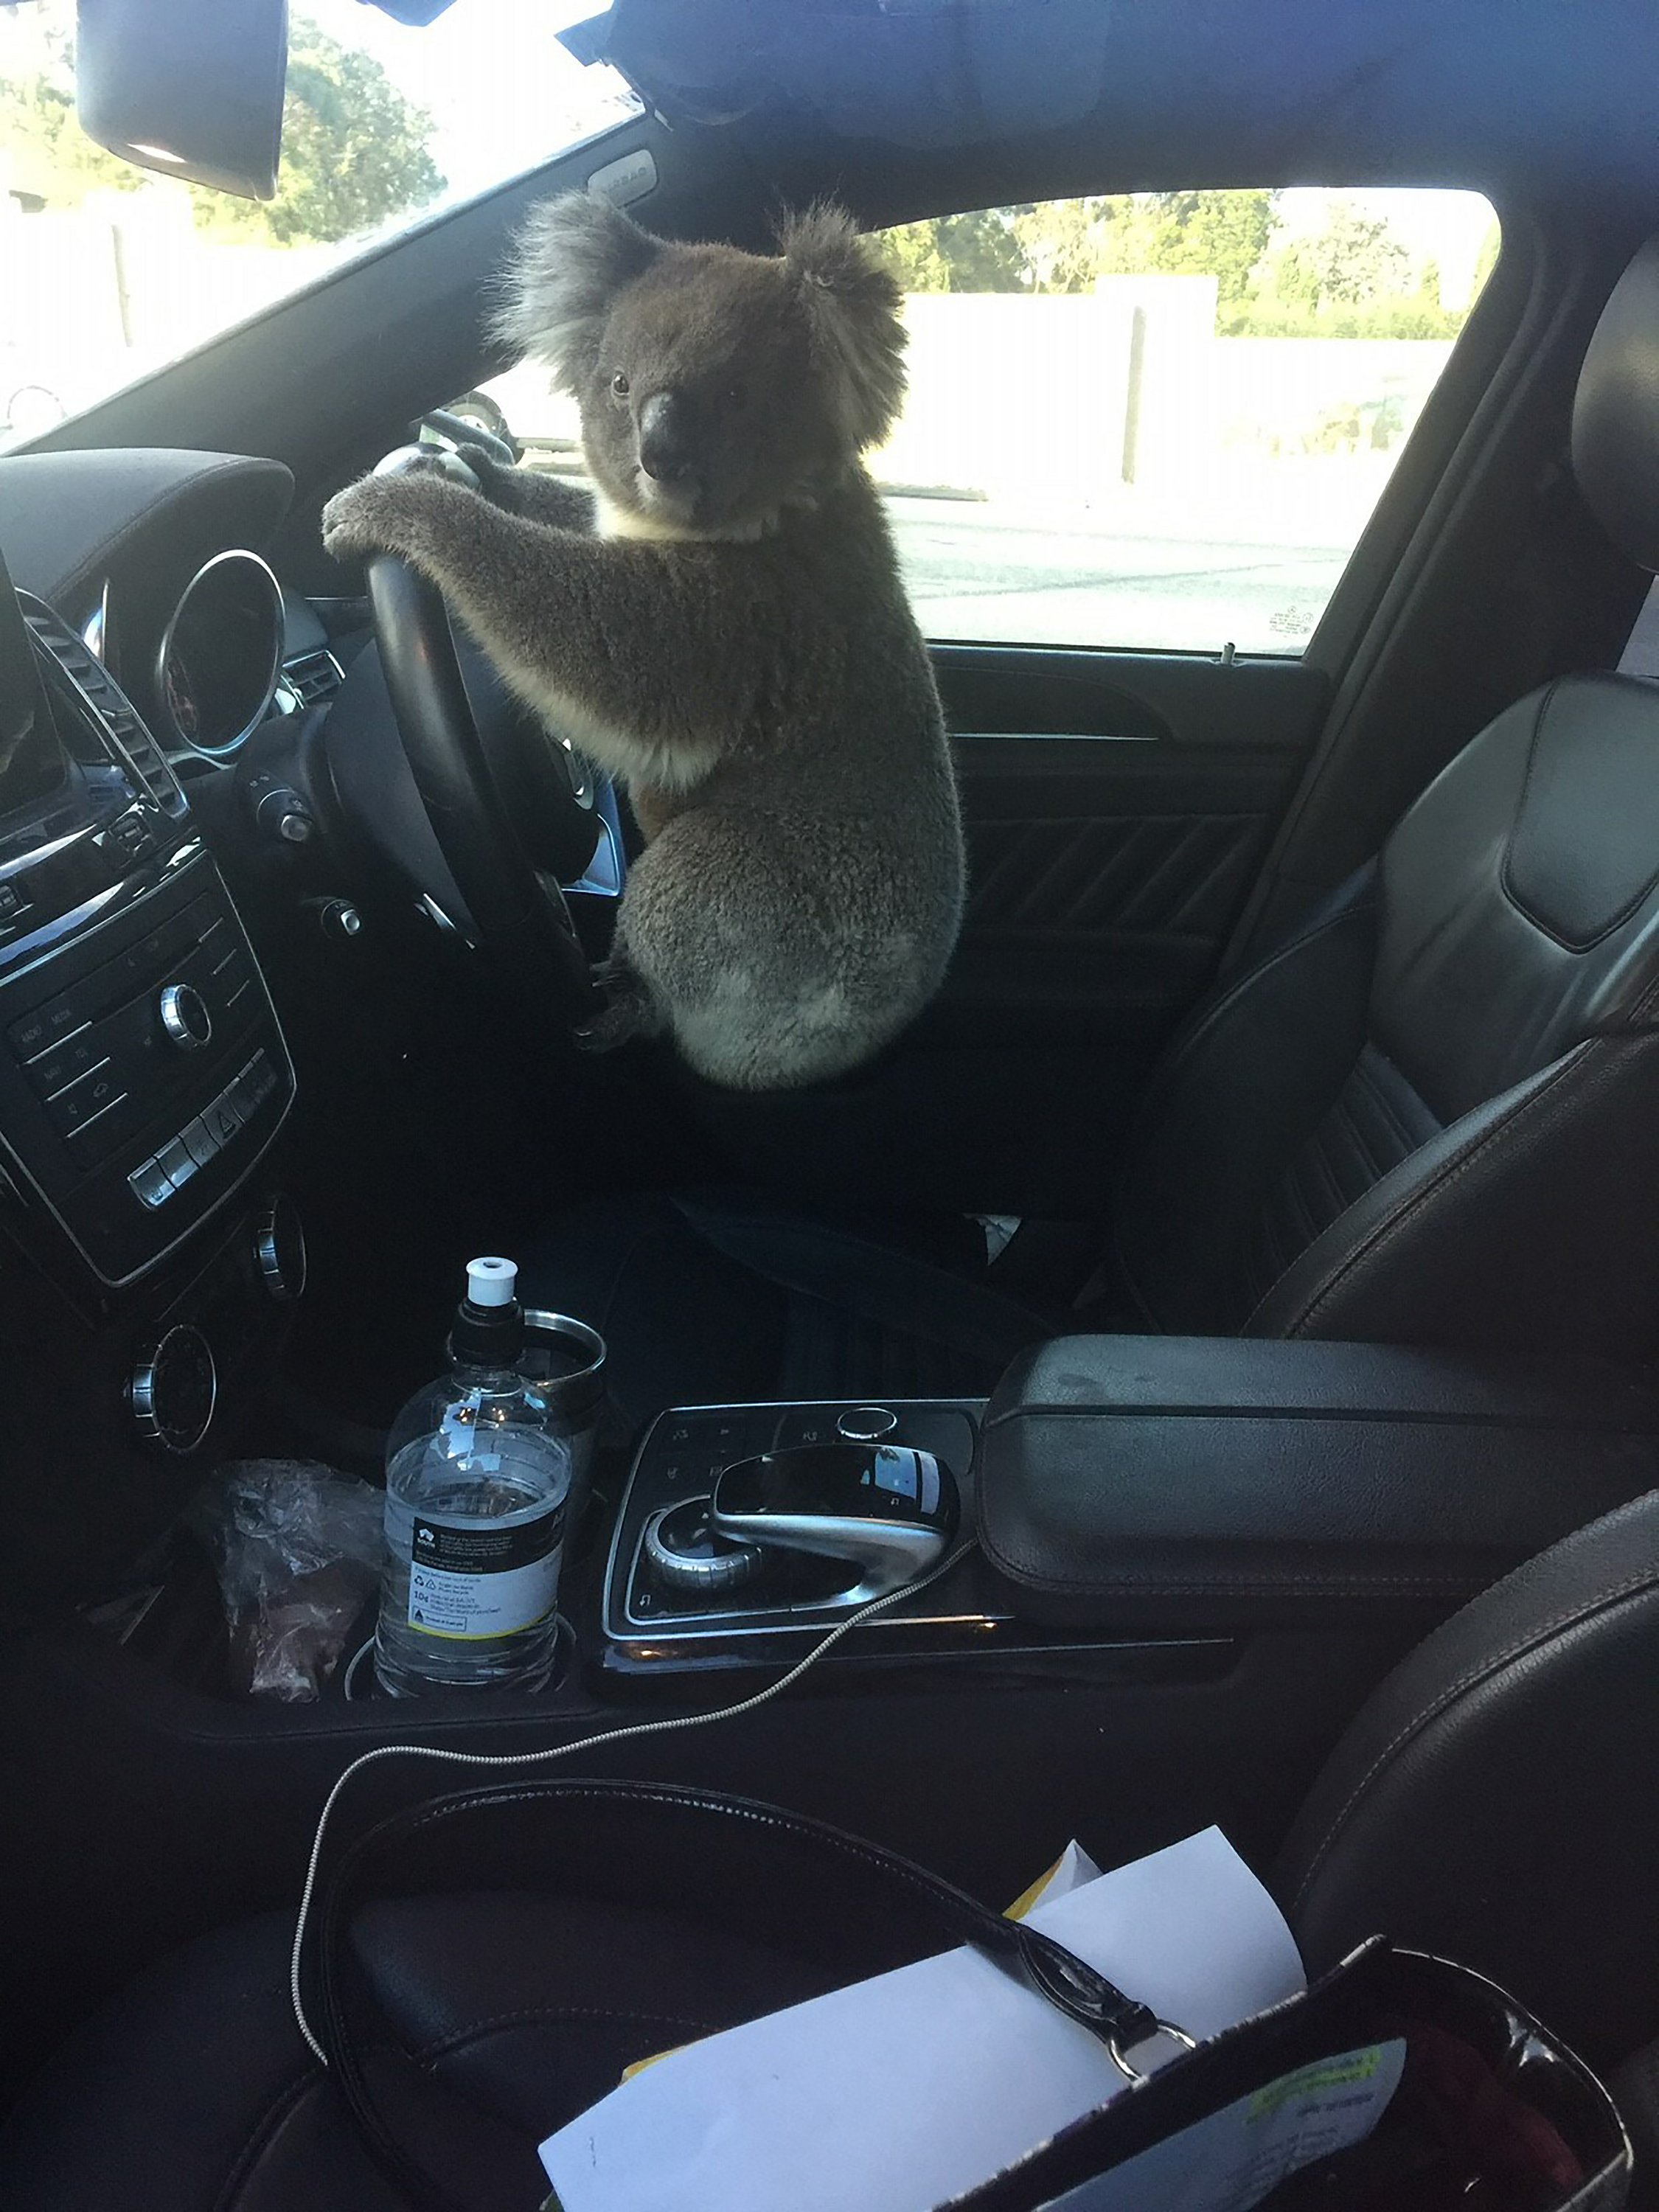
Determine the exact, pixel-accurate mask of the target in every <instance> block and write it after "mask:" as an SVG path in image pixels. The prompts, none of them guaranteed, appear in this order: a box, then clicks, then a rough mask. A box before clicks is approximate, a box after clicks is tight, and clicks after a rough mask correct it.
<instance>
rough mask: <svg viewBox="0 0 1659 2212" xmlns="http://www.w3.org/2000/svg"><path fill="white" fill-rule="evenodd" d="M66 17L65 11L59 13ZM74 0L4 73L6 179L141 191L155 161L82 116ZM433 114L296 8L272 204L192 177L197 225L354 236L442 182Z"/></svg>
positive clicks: (290, 238) (1, 109) (292, 239)
mask: <svg viewBox="0 0 1659 2212" xmlns="http://www.w3.org/2000/svg"><path fill="white" fill-rule="evenodd" d="M60 19H61V20H60ZM72 21H73V18H72V14H71V11H70V8H69V6H68V4H67V0H58V5H57V8H56V12H55V14H54V13H53V12H52V11H48V12H47V14H46V21H45V23H44V24H43V26H42V27H41V29H42V36H41V42H40V48H39V53H40V62H39V66H38V67H37V69H36V70H35V72H34V73H33V75H32V76H26V77H15V78H12V79H10V80H9V81H6V82H0V155H3V156H4V158H5V165H6V167H7V170H8V172H9V173H8V174H7V175H6V176H5V177H4V178H3V179H0V183H3V184H6V185H10V186H11V187H12V188H13V189H22V190H27V191H31V192H35V193H39V194H40V195H42V196H43V197H45V198H46V201H47V202H48V204H52V205H56V206H71V207H72V206H76V205H78V204H80V203H81V202H82V200H84V199H85V198H86V197H87V195H88V192H90V191H100V190H109V189H112V188H113V189H114V190H116V191H136V190H137V189H138V188H139V187H140V186H141V185H144V184H145V183H147V182H148V181H149V179H148V176H147V173H146V172H144V171H143V170H141V169H137V168H135V167H132V166H131V164H130V163H128V162H125V161H118V160H117V159H116V157H115V156H114V155H112V154H107V153H106V152H105V151H104V149H103V148H102V147H101V146H97V145H94V143H93V142H92V140H91V139H90V138H88V137H87V136H86V134H85V133H84V132H83V131H82V129H81V127H80V125H79V124H78V123H77V121H76V114H75V90H74V63H73V48H72V43H71V32H70V27H71V25H72ZM431 130H432V120H431V118H430V117H429V116H428V114H427V113H426V112H425V110H424V109H423V108H420V107H417V106H415V105H414V103H413V102H412V101H410V100H405V99H404V95H403V94H401V93H400V92H399V91H398V88H397V87H396V86H395V85H394V84H393V83H392V80H391V78H390V77H389V76H387V75H386V71H385V70H384V69H383V68H382V67H381V66H380V63H379V62H378V61H376V60H374V58H373V57H372V56H370V55H368V54H365V53H360V52H354V51H353V50H352V49H350V48H349V47H347V46H342V45H341V44H340V43H339V41H338V40H336V39H331V38H330V37H329V36H328V35H327V34H326V33H325V32H323V31H320V30H319V28H318V27H317V26H316V25H315V24H314V23H312V22H308V21H306V20H305V19H304V18H303V17H300V18H296V19H295V23H294V26H293V30H292V33H291V36H290V40H289V69H288V90H287V95H286V97H285V99H284V100H283V167H282V173H281V176H280V178H279V179H278V182H277V189H276V198H275V199H274V200H272V201H270V203H269V204H266V203H263V202H260V201H258V200H243V199H237V198H235V197H233V196H232V195H230V194H228V193H224V192H215V191H208V190H206V189H205V188H204V187H203V186H200V185H191V186H189V187H188V190H189V191H190V194H191V202H192V204H193V208H194V212H195V219H196V222H197V228H201V229H204V230H208V231H211V232H214V233H216V234H221V235H224V236H230V237H238V238H246V239H250V240H259V241H261V242H263V243H273V242H274V243H276V244H277V245H282V246H297V245H307V244H321V243H325V242H330V243H331V242H332V241H334V240H339V239H343V238H349V237H352V236H353V235H355V234H356V233H357V232H359V231H362V230H367V229H369V228H373V227H374V225H376V224H378V223H381V222H386V221H387V220H388V219H389V218H390V217H391V216H396V215H401V214H403V213H404V212H405V211H406V210H410V209H411V208H417V207H420V206H422V205H423V204H425V203H426V202H427V201H428V200H430V199H431V198H433V197H435V194H436V193H438V192H439V191H441V190H442V188H443V181H444V180H443V178H442V176H441V174H440V173H439V171H438V168H437V166H436V164H435V162H434V161H433V159H432V157H431V155H430V154H429V153H428V151H427V140H428V137H429V136H430V133H431Z"/></svg>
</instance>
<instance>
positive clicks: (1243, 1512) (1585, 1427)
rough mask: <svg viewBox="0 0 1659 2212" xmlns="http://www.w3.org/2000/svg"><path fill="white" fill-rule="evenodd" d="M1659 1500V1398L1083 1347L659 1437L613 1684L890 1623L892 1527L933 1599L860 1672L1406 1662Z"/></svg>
mask: <svg viewBox="0 0 1659 2212" xmlns="http://www.w3.org/2000/svg"><path fill="white" fill-rule="evenodd" d="M884 1460H885V1462H886V1463H885V1464H884ZM918 1470H920V1474H918ZM1656 1480H1659V1389H1656V1388H1655V1387H1654V1385H1653V1384H1652V1383H1650V1381H1649V1380H1648V1379H1647V1378H1645V1377H1638V1376H1632V1375H1631V1374H1630V1373H1628V1372H1627V1371H1625V1370H1615V1369H1612V1368H1607V1367H1603V1366H1601V1365H1600V1364H1597V1363H1595V1362H1583V1361H1566V1362H1562V1363H1555V1364H1544V1365H1541V1364H1539V1363H1537V1362H1527V1363H1522V1362H1519V1361H1516V1360H1514V1359H1510V1358H1498V1357H1491V1356H1481V1355H1471V1354H1460V1355H1449V1354H1445V1353H1439V1352H1424V1351H1415V1350H1408V1349H1403V1348H1400V1347H1396V1346H1378V1345H1328V1344H1309V1343H1279V1342H1267V1341H1264V1342H1251V1341H1247V1340H1215V1339H1182V1338H1137V1337H1121V1336H1118V1337H1096V1338H1064V1339H1060V1340H1056V1341H1054V1342H1053V1343H1050V1344H1048V1345H1045V1346H1040V1347H1038V1348H1037V1349H1036V1350H1034V1351H1032V1352H1029V1353H1026V1354H1025V1355H1024V1356H1023V1357H1022V1358H1020V1359H1018V1360H1017V1361H1016V1362H1015V1364H1014V1365H1013V1366H1012V1369H1011V1370H1010V1371H1009V1373H1008V1375H1007V1376H1006V1377H1005V1378H1004V1380H1003V1382H1002V1383H1001V1384H1000V1386H999V1388H998V1389H997V1391H996V1392H995V1394H994V1396H993V1397H992V1398H991V1400H990V1401H989V1402H988V1404H987V1403H981V1402H979V1401H904V1400H891V1401H888V1402H886V1403H885V1404H860V1403H850V1402H847V1401H834V1402H828V1403H819V1404H813V1405H805V1406H799V1405H798V1406H721V1407H680V1408H677V1409H675V1410H673V1411H671V1412H669V1413H664V1414H663V1415H662V1416H661V1417H660V1418H659V1419H658V1420H657V1421H656V1422H654V1423H653V1425H652V1426H651V1428H650V1429H649V1430H648V1431H647V1433H646V1436H645V1437H644V1439H643V1441H642V1442H641V1445H640V1448H639V1450H638V1453H637V1455H635V1460H634V1463H633V1466H632V1468H631V1470H630V1472H629V1476H628V1479H627V1482H626V1485H625V1486H624V1488H623V1492H622V1497H621V1501H620V1505H619V1509H618V1512H617V1520H616V1525H615V1530H614V1534H613V1535H612V1537H611V1546H610V1551H609V1556H608V1559H607V1560H606V1565H605V1577H604V1591H603V1600H602V1608H601V1612H602V1626H603V1637H604V1641H603V1644H602V1647H601V1650H600V1653H599V1665H600V1667H601V1668H602V1669H604V1670H605V1671H607V1672H610V1673H611V1674H621V1675H626V1676H629V1677H630V1678H633V1679H634V1680H651V1679H655V1680H659V1681H661V1682H664V1683H666V1682H668V1681H671V1680H672V1678H673V1677H675V1676H676V1675H680V1674H686V1673H688V1672H694V1671H696V1670H697V1669H698V1668H702V1667H706V1666H708V1665H709V1664H711V1663H715V1662H725V1663H728V1664H729V1663H733V1662H738V1661H740V1660H742V1659H744V1657H750V1658H751V1659H752V1658H753V1657H754V1656H757V1654H759V1653H764V1654H765V1655H767V1656H769V1657H771V1658H775V1660H777V1661H778V1662H787V1660H788V1659H790V1658H793V1657H794V1656H799V1651H800V1650H801V1649H802V1648H803V1647H804V1644H805V1643H806V1642H808V1641H810V1640H811V1639H812V1638H817V1637H821V1636H822V1635H823V1633H824V1632H825V1631H826V1630H828V1629H829V1628H831V1627H834V1626H836V1625H837V1624H838V1623H841V1622H844V1621H846V1620H847V1619H848V1615H849V1614H851V1613H854V1611H855V1610H857V1609H858V1608H860V1607H862V1606H864V1605H866V1603H868V1602H869V1601H870V1600H871V1599H872V1597H873V1596H876V1595H880V1594H881V1591H882V1589H883V1588H884V1584H883V1583H881V1582H880V1581H879V1580H872V1575H871V1571H870V1561H871V1559H872V1558H877V1559H878V1558H879V1556H880V1554H881V1550H882V1542H881V1540H882V1539H883V1538H884V1537H887V1536H888V1535H889V1533H890V1524H892V1523H893V1522H894V1520H895V1516H896V1517H897V1520H898V1522H899V1531H898V1533H899V1534H901V1535H902V1536H903V1537H904V1538H905V1540H906V1541H908V1543H909V1544H910V1545H911V1547H912V1549H911V1552H910V1553H909V1555H908V1556H909V1557H910V1558H911V1559H913V1560H914V1571H915V1572H925V1571H927V1569H928V1567H929V1566H930V1565H934V1564H936V1563H937V1564H939V1565H942V1567H943V1571H941V1572H939V1573H937V1574H936V1575H935V1576H934V1577H933V1579H931V1580H929V1581H928V1582H927V1583H926V1584H925V1586H922V1587H920V1588H918V1589H915V1590H914V1591H905V1592H903V1593H902V1594H901V1595H897V1596H896V1599H895V1601H893V1602H891V1603H890V1604H889V1605H886V1606H884V1607H883V1608H882V1609H881V1611H880V1613H879V1614H878V1615H877V1616H875V1617H873V1618H872V1620H871V1621H870V1622H869V1623H868V1624H867V1626H861V1627H860V1631H859V1635H860V1639H861V1642H860V1645H857V1646H850V1645H849V1647H848V1649H849V1650H854V1649H863V1650H865V1651H866V1653H873V1652H875V1651H885V1652H886V1653H888V1654H889V1655H892V1654H894V1653H896V1652H905V1651H908V1652H909V1653H912V1654H914V1653H917V1652H927V1653H930V1654H932V1655H933V1656H936V1657H944V1656H947V1655H950V1654H952V1653H954V1654H957V1655H958V1656H976V1657H980V1658H985V1659H990V1658H994V1657H997V1656H1006V1655H1007V1654H1008V1653H1009V1652H1010V1651H1011V1650H1022V1651H1024V1652H1027V1653H1035V1652H1036V1651H1037V1650H1043V1649H1046V1650H1049V1651H1050V1652H1053V1651H1056V1650H1062V1651H1071V1652H1073V1653H1076V1652H1079V1651H1080V1650H1084V1649H1085V1648H1091V1647H1099V1646H1100V1645H1102V1644H1108V1643H1111V1642H1114V1641H1115V1642H1116V1643H1118V1644H1120V1645H1121V1646H1127V1645H1128V1644H1132V1643H1133V1644H1138V1645H1139V1647H1140V1648H1141V1650H1142V1655H1143V1662H1144V1663H1145V1664H1147V1665H1152V1666H1155V1665H1156V1654H1157V1653H1158V1650H1163V1651H1164V1654H1165V1656H1169V1657H1170V1658H1171V1659H1173V1658H1174V1656H1175V1655H1176V1653H1177V1652H1180V1653H1182V1654H1184V1655H1187V1656H1188V1662H1189V1663H1190V1655H1191V1654H1192V1652H1193V1651H1194V1650H1196V1649H1197V1648H1199V1647H1200V1645H1203V1644H1208V1645H1209V1647H1210V1649H1211V1650H1217V1649H1224V1650H1225V1649H1230V1648H1231V1647H1232V1645H1233V1644H1235V1642H1236V1640H1237V1639H1238V1638H1243V1637H1245V1636H1248V1635H1249V1634H1251V1633H1252V1632H1261V1631H1262V1630H1266V1629H1273V1628H1280V1629H1285V1630H1304V1631H1306V1630H1309V1629H1326V1628H1335V1629H1341V1628H1344V1627H1351V1628H1353V1629H1355V1630H1359V1629H1362V1628H1364V1629H1370V1630H1375V1631H1378V1632H1383V1634H1387V1635H1394V1636H1397V1637H1401V1638H1408V1637H1410V1636H1412V1635H1413V1634H1415V1633H1418V1632H1421V1631H1422V1630H1423V1629H1424V1628H1425V1627H1427V1626H1430V1625H1431V1623H1432V1621H1433V1620H1436V1619H1437V1618H1438V1617H1440V1616H1441V1615H1443V1614H1444V1613H1449V1612H1450V1611H1452V1610H1453V1609H1454V1608H1455V1607H1456V1606H1457V1605H1458V1604H1460V1603H1462V1601H1464V1600H1466V1599H1467V1598H1468V1597H1471V1596H1473V1595H1474V1594H1475V1592H1476V1591H1478V1590H1479V1589H1482V1588H1483V1587H1485V1585H1486V1583H1490V1582H1492V1581H1494V1580H1496V1579H1497V1577H1498V1576H1499V1575H1501V1574H1503V1573H1504V1572H1505V1571H1507V1570H1508V1569H1509V1568H1510V1567H1511V1566H1514V1565H1518V1564H1519V1563H1520V1562H1521V1561H1522V1560H1523V1559H1528V1558H1529V1557H1531V1556H1532V1555H1533V1554H1534V1553H1537V1552H1540V1551H1541V1550H1543V1549H1544V1548H1545V1547H1547V1546H1548V1545H1549V1544H1551V1543H1553V1542H1554V1541H1556V1540H1557V1539H1558V1538H1559V1537H1561V1536H1563V1535H1565V1534H1568V1533H1569V1532H1570V1531H1571V1529H1573V1528H1577V1527H1580V1526H1582V1525H1583V1522H1586V1521H1588V1520H1591V1519H1594V1518H1595V1517H1596V1516H1598V1515H1600V1514H1601V1513H1604V1512H1607V1511H1610V1510H1613V1508H1614V1507H1616V1506H1618V1505H1620V1504H1623V1503H1625V1502H1626V1500H1627V1499H1629V1498H1633V1497H1636V1496H1638V1495H1639V1494H1640V1493H1641V1492H1644V1491H1645V1490H1647V1489H1649V1488H1650V1487H1652V1486H1653V1485H1654V1483H1655V1482H1656ZM884 1486H887V1487H888V1488H889V1489H895V1490H898V1491H900V1492H902V1496H900V1497H898V1498H894V1499H890V1498H884V1496H883V1489H884ZM845 1498H852V1499H853V1500H854V1501H855V1503H854V1509H853V1514H852V1517H851V1519H850V1520H849V1519H848V1517H847V1509H846V1506H845V1504H844V1503H838V1502H837V1501H838V1500H844V1499H845ZM928 1498H939V1499H941V1500H942V1501H943V1502H942V1503H941V1504H939V1507H938V1510H935V1511H933V1512H931V1513H929V1512H927V1511H925V1510H921V1508H922V1506H923V1505H925V1504H926V1503H927V1499H928ZM860 1500H869V1501H872V1504H870V1505H864V1504H859V1503H857V1502H856V1501H860ZM871 1511H873V1512H874V1513H875V1514H876V1515H877V1516H878V1518H877V1521H876V1539H877V1541H875V1542H874V1544H873V1545H872V1541H870V1539H869V1538H868V1537H867V1536H866V1535H865V1534H864V1533H863V1522H862V1519H861V1516H863V1515H864V1514H866V1513H868V1512H871ZM958 1520H959V1522H960V1535H961V1538H962V1539H965V1540H969V1541H965V1542H959V1541H958V1534H957V1523H958ZM893 1579H894V1580H895V1581H896V1582H902V1581H904V1580H907V1579H908V1572H903V1573H899V1574H897V1575H896V1577H894V1578H893Z"/></svg>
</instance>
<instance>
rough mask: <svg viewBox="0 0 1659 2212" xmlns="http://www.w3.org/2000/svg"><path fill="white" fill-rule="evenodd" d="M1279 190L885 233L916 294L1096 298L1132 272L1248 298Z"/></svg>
mask: <svg viewBox="0 0 1659 2212" xmlns="http://www.w3.org/2000/svg"><path fill="white" fill-rule="evenodd" d="M1275 197H1276V196H1275V195H1274V194H1273V193H1272V192H1255V191H1225V192H1145V193H1134V194H1131V193H1119V194H1115V195H1114V194H1097V195H1096V196H1094V197H1089V198H1084V199H1073V200H1048V201H1043V202H1042V203H1039V204H1035V205H1028V206H1024V207H1012V208H982V209H980V210H977V211H976V212H975V213H972V214H968V215H949V216H937V217H935V218H934V219H933V221H931V222H911V223H904V224H902V225H900V226H899V227H898V228H896V229H893V230H889V231H885V232H884V233H883V234H882V240H881V244H882V250H883V252H884V254H885V255H886V258H887V261H888V265H889V266H890V268H891V270H893V273H894V275H895V276H897V278H898V280H899V282H900V283H902V285H903V286H904V288H905V289H906V290H907V291H911V292H1091V291H1092V290H1093V289H1094V287H1095V282H1096V279H1097V277H1100V276H1111V275H1121V274H1129V275H1134V276H1141V275H1149V274H1156V275H1164V276H1214V277H1215V278H1216V279H1217V282H1218V289H1219V295H1220V298H1221V300H1222V301H1223V302H1224V303H1225V304H1231V303H1232V302H1233V301H1237V300H1239V299H1242V298H1243V295H1244V294H1245V291H1246V289H1247V288H1248V286H1249V280H1250V274H1251V271H1252V270H1254V269H1255V265H1256V264H1257V263H1258V262H1259V261H1260V260H1261V257H1262V254H1263V253H1264V252H1266V250H1267V243H1268V240H1270V239H1271V237H1272V236H1273V230H1274V228H1275V227H1276V226H1277V223H1278V216H1277V214H1276V212H1275V210H1274V201H1275Z"/></svg>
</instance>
